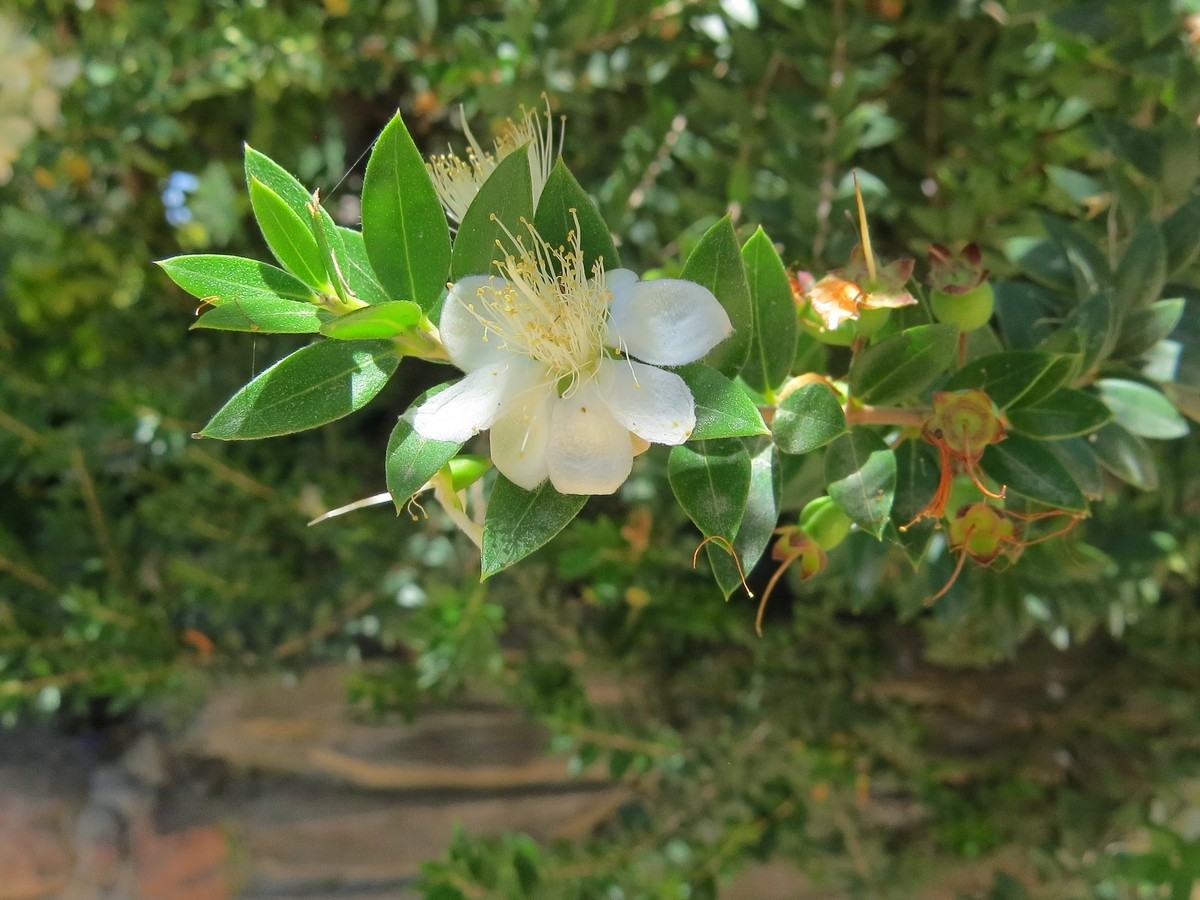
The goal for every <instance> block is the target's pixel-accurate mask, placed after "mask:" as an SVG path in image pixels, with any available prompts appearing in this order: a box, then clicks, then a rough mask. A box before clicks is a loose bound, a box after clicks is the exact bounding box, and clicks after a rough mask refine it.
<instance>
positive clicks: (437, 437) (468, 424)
mask: <svg viewBox="0 0 1200 900" xmlns="http://www.w3.org/2000/svg"><path fill="white" fill-rule="evenodd" d="M506 356H507V359H504V360H501V361H500V362H499V363H498V364H497V365H492V366H484V367H483V368H481V369H475V370H474V371H471V372H468V373H467V375H466V377H465V378H463V379H462V380H461V381H457V382H455V383H454V384H452V385H450V387H448V388H446V389H445V390H444V391H442V392H441V393H440V394H437V395H436V396H433V397H430V398H429V399H428V400H426V401H425V402H424V403H422V404H421V406H420V407H419V408H418V409H417V412H416V415H414V416H413V428H414V429H416V432H417V434H419V435H421V437H424V438H429V439H430V440H433V441H465V440H467V439H468V438H469V437H471V436H472V435H475V434H478V433H479V432H481V431H486V430H487V429H488V428H490V427H491V425H492V423H493V422H495V421H496V419H498V418H499V417H500V416H501V415H503V414H504V413H505V411H506V410H505V407H506V406H507V405H508V404H509V403H511V402H512V401H513V399H514V398H517V397H520V396H522V395H524V394H525V393H527V392H532V391H536V390H539V389H541V385H542V384H544V383H545V382H546V380H547V373H546V370H545V368H544V367H543V366H541V365H539V364H538V363H536V362H534V361H533V360H531V359H529V358H528V357H524V356H517V355H516V354H506Z"/></svg>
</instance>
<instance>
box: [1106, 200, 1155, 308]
mask: <svg viewBox="0 0 1200 900" xmlns="http://www.w3.org/2000/svg"><path fill="white" fill-rule="evenodd" d="M1166 280H1167V243H1166V241H1165V240H1164V239H1163V234H1162V230H1161V229H1160V228H1159V227H1158V225H1157V224H1156V223H1154V222H1143V223H1142V225H1141V227H1139V228H1138V230H1137V231H1136V232H1135V233H1134V235H1133V238H1132V239H1131V240H1130V241H1129V246H1128V247H1126V248H1125V253H1124V254H1123V255H1122V256H1121V262H1120V263H1119V264H1118V265H1117V271H1116V274H1115V275H1114V280H1113V290H1112V298H1113V303H1115V304H1116V307H1117V310H1118V311H1119V313H1120V315H1122V316H1127V315H1129V313H1131V312H1134V311H1136V310H1140V309H1144V308H1146V307H1147V306H1149V305H1150V304H1151V303H1153V302H1154V301H1155V300H1157V299H1158V298H1159V296H1161V294H1162V288H1163V284H1164V283H1165V282H1166Z"/></svg>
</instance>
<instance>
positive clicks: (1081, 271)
mask: <svg viewBox="0 0 1200 900" xmlns="http://www.w3.org/2000/svg"><path fill="white" fill-rule="evenodd" d="M1042 226H1043V227H1044V228H1045V229H1046V234H1048V235H1049V236H1050V240H1052V241H1053V242H1054V243H1055V244H1056V245H1057V246H1058V249H1059V250H1060V251H1061V252H1062V254H1063V256H1064V257H1065V258H1066V260H1067V265H1068V267H1069V268H1070V270H1071V275H1072V278H1073V280H1074V283H1075V290H1076V293H1078V294H1079V296H1081V297H1086V296H1088V295H1089V294H1094V293H1095V292H1096V291H1098V290H1100V288H1101V287H1103V286H1104V285H1107V284H1108V281H1109V278H1110V273H1109V270H1108V261H1107V260H1106V259H1105V256H1104V253H1103V252H1102V251H1101V250H1100V248H1099V247H1097V246H1096V244H1095V243H1094V242H1093V241H1092V240H1091V239H1090V238H1089V237H1088V236H1087V235H1085V234H1083V233H1082V232H1081V231H1080V230H1079V229H1078V228H1076V227H1075V226H1074V225H1071V224H1070V223H1068V222H1066V221H1064V220H1062V219H1059V218H1057V217H1055V216H1049V215H1043V216H1042Z"/></svg>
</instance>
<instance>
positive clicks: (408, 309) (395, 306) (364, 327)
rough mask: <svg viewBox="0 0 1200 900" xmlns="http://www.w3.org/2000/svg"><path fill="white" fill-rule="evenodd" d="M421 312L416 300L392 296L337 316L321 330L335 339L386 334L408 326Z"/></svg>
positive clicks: (367, 337) (413, 322)
mask: <svg viewBox="0 0 1200 900" xmlns="http://www.w3.org/2000/svg"><path fill="white" fill-rule="evenodd" d="M423 315H424V313H422V312H421V307H419V306H417V304H415V303H411V302H409V301H408V300H393V301H390V302H388V303H378V304H376V305H375V306H365V307H363V308H362V309H356V310H354V312H350V313H346V314H345V315H344V316H338V317H337V318H336V319H333V320H332V321H330V322H326V323H325V325H323V326H322V327H321V334H323V335H325V336H326V337H331V338H336V339H337V340H339V341H365V340H373V339H375V338H390V337H395V336H396V335H398V334H404V332H406V331H409V330H411V329H412V328H413V326H415V325H416V324H417V323H418V322H420V321H421V317H422V316H423Z"/></svg>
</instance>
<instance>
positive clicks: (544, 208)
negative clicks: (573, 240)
mask: <svg viewBox="0 0 1200 900" xmlns="http://www.w3.org/2000/svg"><path fill="white" fill-rule="evenodd" d="M572 210H573V211H574V212H572ZM576 219H578V222H579V224H578V227H576V224H575V223H576ZM533 223H534V225H535V226H536V227H537V230H538V234H540V235H541V236H542V237H543V238H545V239H546V243H548V244H549V245H550V246H551V247H566V246H569V244H570V242H569V241H568V240H567V237H568V235H569V234H570V233H571V232H573V231H578V232H579V246H580V249H581V250H582V251H583V264H584V265H585V266H586V267H587V271H588V272H589V274H590V273H591V271H592V265H593V264H594V263H595V261H596V260H598V259H602V260H603V261H604V268H605V270H606V271H611V270H612V269H619V268H620V267H621V257H620V255H619V254H618V253H617V248H616V246H615V245H614V244H613V239H612V233H611V232H610V231H609V229H608V225H607V224H606V223H605V221H604V219H603V218H602V217H601V216H600V211H599V210H598V209H596V204H594V203H593V202H592V198H591V197H589V196H588V194H587V191H585V190H584V189H583V187H582V186H580V184H579V182H578V181H576V180H575V176H574V175H572V174H571V172H570V170H569V169H567V167H566V165H565V164H564V163H563V161H562V160H561V159H559V160H558V162H556V163H555V164H554V168H553V169H552V170H551V171H550V177H549V178H547V179H546V186H545V187H544V188H543V189H542V196H541V199H540V200H538V205H537V212H536V214H535V216H534V220H533Z"/></svg>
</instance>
